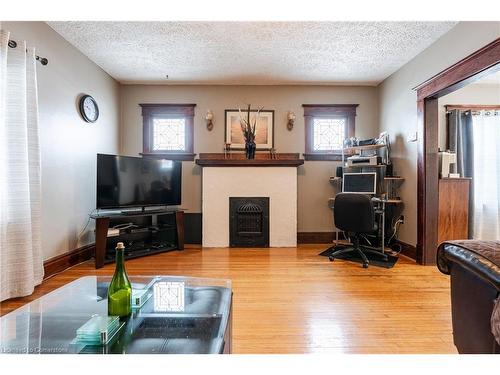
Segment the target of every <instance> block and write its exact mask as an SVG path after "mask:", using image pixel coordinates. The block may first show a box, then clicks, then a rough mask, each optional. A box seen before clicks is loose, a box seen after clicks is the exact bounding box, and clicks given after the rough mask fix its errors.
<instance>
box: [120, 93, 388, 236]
mask: <svg viewBox="0 0 500 375" xmlns="http://www.w3.org/2000/svg"><path fill="white" fill-rule="evenodd" d="M121 93H122V96H121V105H122V119H123V122H122V132H121V137H122V139H121V146H122V147H121V152H122V153H123V154H126V155H131V156H134V155H135V156H137V155H138V153H140V152H142V116H141V107H139V103H196V104H197V106H196V108H195V118H194V152H195V153H200V152H222V147H223V142H224V110H225V109H234V108H237V107H238V105H240V106H244V105H245V103H251V104H252V105H253V106H254V107H259V106H264V107H265V109H272V110H274V111H275V113H274V134H275V135H274V137H275V147H276V149H277V151H278V152H300V153H301V154H302V153H303V152H304V151H305V150H304V149H305V143H304V136H305V130H304V116H303V114H304V111H303V108H302V104H323V103H324V104H329V103H337V104H359V106H358V108H357V116H356V135H357V136H358V137H361V138H371V137H374V136H377V135H378V113H377V111H378V102H377V88H376V87H347V86H337V87H334V86H209V85H206V86H195V85H192V86H191V85H190V86H186V85H184V86H181V85H180V86H174V85H168V86H167V85H124V86H122V90H121ZM208 109H210V110H212V111H213V113H214V117H215V118H214V123H215V126H214V129H213V131H211V132H209V131H207V129H206V124H205V120H204V118H205V114H206V111H207V110H208ZM289 110H291V111H294V112H295V114H296V116H297V119H296V121H295V126H294V128H293V130H292V131H288V130H287V129H286V121H287V120H286V114H287V112H288V111H289ZM337 165H340V163H339V162H331V161H307V162H305V164H304V165H303V166H300V167H299V169H298V231H300V232H331V231H332V230H333V218H332V211H331V210H330V209H329V208H328V198H330V197H331V196H332V195H333V188H332V186H331V185H330V183H329V177H330V176H332V175H334V174H335V168H336V166H337ZM182 178H183V181H182V184H183V188H182V207H184V208H186V209H188V212H189V213H195V212H201V168H200V167H199V166H197V165H195V164H194V162H183V173H182Z"/></svg>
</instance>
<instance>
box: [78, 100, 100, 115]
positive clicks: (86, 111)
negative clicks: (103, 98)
mask: <svg viewBox="0 0 500 375" xmlns="http://www.w3.org/2000/svg"><path fill="white" fill-rule="evenodd" d="M80 114H81V115H82V117H83V119H84V120H85V121H87V122H96V121H97V119H98V118H99V107H98V106H97V102H96V101H95V100H94V98H93V97H91V96H90V95H83V96H82V97H81V98H80Z"/></svg>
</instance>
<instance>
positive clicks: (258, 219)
mask: <svg viewBox="0 0 500 375" xmlns="http://www.w3.org/2000/svg"><path fill="white" fill-rule="evenodd" d="M229 246H230V247H269V197H229Z"/></svg>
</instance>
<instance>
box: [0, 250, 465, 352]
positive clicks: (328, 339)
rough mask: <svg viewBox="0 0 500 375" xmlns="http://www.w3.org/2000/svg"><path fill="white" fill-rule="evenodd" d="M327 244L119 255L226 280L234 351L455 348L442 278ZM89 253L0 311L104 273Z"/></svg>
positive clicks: (133, 269)
mask: <svg viewBox="0 0 500 375" xmlns="http://www.w3.org/2000/svg"><path fill="white" fill-rule="evenodd" d="M325 248H326V245H301V246H300V247H298V248H286V249H285V248H273V249H234V248H233V249H226V248H224V249H203V250H202V249H201V248H193V247H191V248H186V249H185V250H184V251H182V252H171V253H165V254H159V255H153V256H149V257H144V258H139V259H134V260H130V261H127V263H126V267H127V270H128V272H129V273H130V274H134V275H152V274H162V275H185V276H199V277H216V278H229V279H231V280H232V285H233V292H234V301H233V352H234V353H262V354H263V353H316V352H336V353H456V349H455V347H454V345H453V341H452V331H451V309H450V288H449V279H448V277H447V276H445V275H442V274H441V273H439V271H438V270H437V269H436V267H433V266H420V265H417V264H415V263H414V262H413V261H411V260H409V259H407V258H404V257H401V258H400V260H399V261H398V263H397V264H396V266H395V267H394V268H392V269H384V268H379V267H374V266H370V267H369V268H368V269H363V268H361V265H360V264H355V263H349V262H343V261H338V260H337V261H335V262H334V263H330V262H329V261H328V258H326V257H321V256H318V253H320V252H321V251H322V250H324V249H325ZM113 270H114V264H110V265H107V266H105V267H104V268H101V269H99V270H95V269H94V265H93V260H92V261H88V262H86V263H83V264H80V265H78V266H75V267H73V268H71V269H68V270H66V271H64V272H62V273H60V274H58V275H56V276H54V277H52V278H50V279H48V280H46V281H45V282H44V283H43V284H42V285H41V286H39V287H38V288H36V291H35V293H34V294H33V295H32V296H30V297H26V298H17V299H13V300H9V301H5V302H3V303H1V306H0V308H1V309H0V311H1V314H6V313H7V312H9V311H11V310H13V309H15V308H17V307H19V306H21V305H23V304H25V303H26V302H28V301H30V300H32V299H34V298H38V297H40V296H41V295H43V294H45V293H48V292H49V291H51V290H53V289H55V288H57V287H59V286H61V285H63V284H65V283H67V282H69V281H71V280H74V279H76V278H78V277H81V276H84V275H103V274H112V273H113Z"/></svg>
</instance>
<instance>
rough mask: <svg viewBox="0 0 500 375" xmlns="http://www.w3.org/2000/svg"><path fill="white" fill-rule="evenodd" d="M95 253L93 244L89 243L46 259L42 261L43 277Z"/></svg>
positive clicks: (87, 258)
mask: <svg viewBox="0 0 500 375" xmlns="http://www.w3.org/2000/svg"><path fill="white" fill-rule="evenodd" d="M94 254H95V244H89V245H85V246H82V247H79V248H78V249H75V250H71V251H68V252H66V253H64V254H61V255H58V256H55V257H53V258H50V259H47V260H46V261H44V262H43V269H44V271H45V274H44V277H43V278H44V279H46V278H48V277H50V276H53V275H55V274H56V273H59V272H62V271H64V270H66V269H68V268H69V267H71V266H74V265H76V264H78V263H81V262H85V261H86V260H89V259H90V258H92V257H93V256H94Z"/></svg>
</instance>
